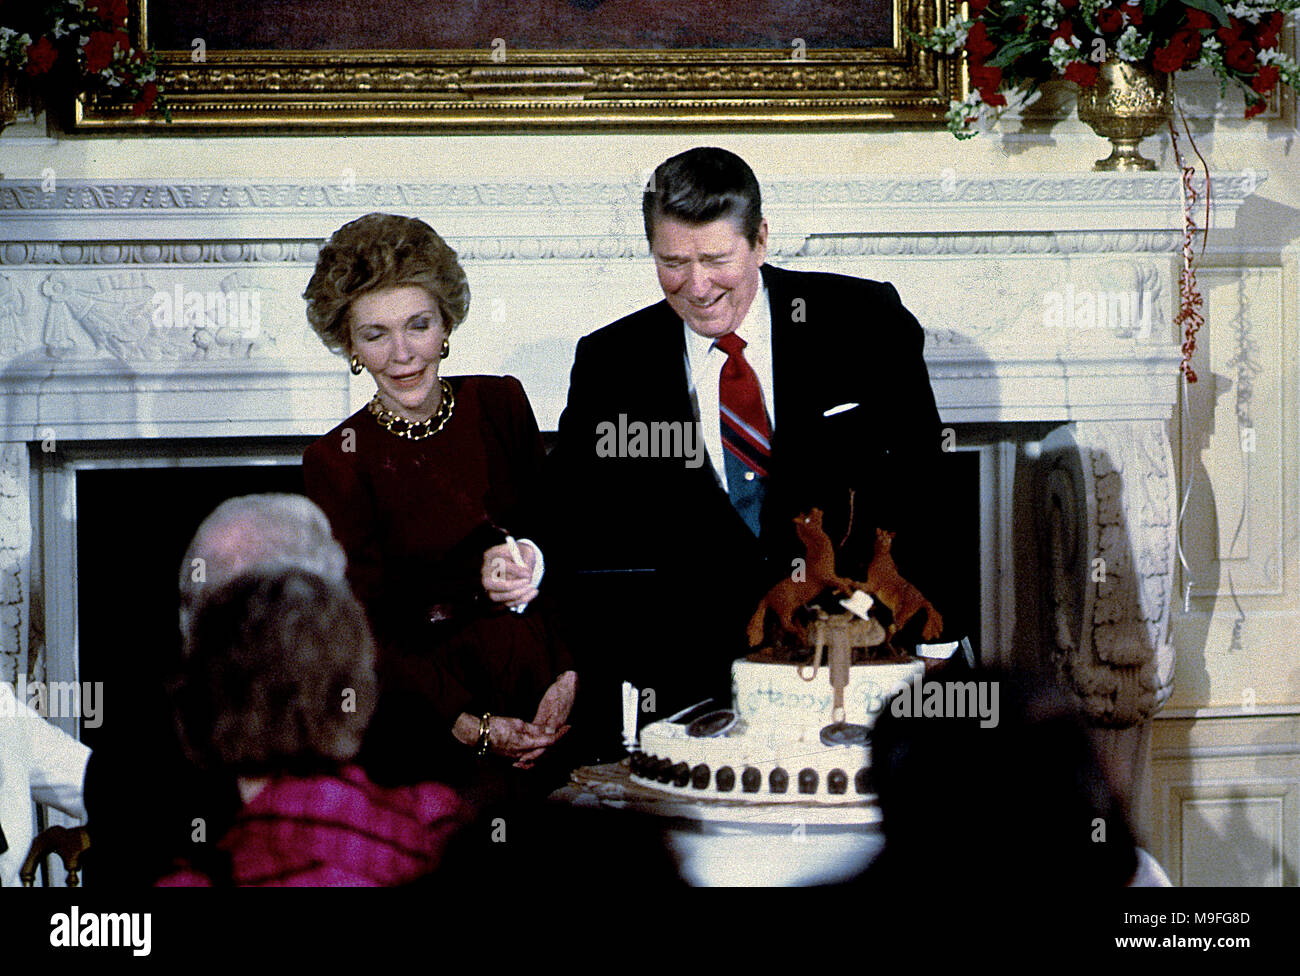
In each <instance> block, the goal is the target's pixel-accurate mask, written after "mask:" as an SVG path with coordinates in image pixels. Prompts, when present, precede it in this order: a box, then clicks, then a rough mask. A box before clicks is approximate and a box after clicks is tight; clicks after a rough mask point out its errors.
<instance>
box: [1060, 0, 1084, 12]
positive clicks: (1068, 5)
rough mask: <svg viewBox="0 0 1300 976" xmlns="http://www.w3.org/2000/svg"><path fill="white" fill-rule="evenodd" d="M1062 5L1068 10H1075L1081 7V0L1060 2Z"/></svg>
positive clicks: (1063, 0)
mask: <svg viewBox="0 0 1300 976" xmlns="http://www.w3.org/2000/svg"><path fill="white" fill-rule="evenodd" d="M1060 4H1061V6H1062V7H1064V8H1065V9H1066V10H1073V9H1074V8H1075V7H1077V6H1079V0H1060Z"/></svg>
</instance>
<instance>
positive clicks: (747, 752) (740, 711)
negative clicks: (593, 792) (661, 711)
mask: <svg viewBox="0 0 1300 976" xmlns="http://www.w3.org/2000/svg"><path fill="white" fill-rule="evenodd" d="M924 670H925V665H924V663H923V662H921V661H919V660H914V661H906V662H902V663H897V662H888V663H863V664H855V665H852V666H851V667H850V668H849V676H848V683H847V685H846V686H845V690H844V715H843V717H842V722H843V723H845V724H847V725H849V726H860V727H866V728H870V726H871V725H872V723H873V722H874V721H875V718H876V716H877V715H878V714H879V712H880V710H881V709H882V708H883V707H884V704H885V701H886V700H887V699H888V697H889V696H890V695H891V694H893V693H894V692H895V691H898V690H899V689H900V688H902V687H904V686H905V685H907V684H908V683H909V682H910V681H912V680H914V679H916V678H918V677H919V676H920V675H921V674H922V672H923V671H924ZM805 678H808V679H810V680H805ZM731 686H732V706H733V709H734V712H735V716H736V721H735V724H734V725H733V726H732V727H731V728H730V729H728V730H727V731H726V732H725V733H724V734H722V735H717V736H713V737H703V736H698V735H696V736H693V735H690V734H689V733H688V731H687V729H688V725H687V724H685V723H683V722H682V721H674V720H665V721H659V722H654V723H652V724H650V725H647V726H645V727H644V728H643V729H642V730H641V736H640V751H639V752H637V753H634V754H633V756H632V761H631V765H632V780H633V781H634V782H636V783H639V784H640V785H642V786H648V787H652V788H654V789H658V790H666V791H668V792H670V793H675V794H679V795H682V796H690V797H696V798H709V799H726V800H740V801H752V802H758V803H779V802H807V801H816V802H822V803H857V802H861V801H862V800H863V799H864V798H865V795H866V794H869V793H872V792H873V790H872V786H871V779H870V767H871V753H870V746H869V745H868V744H866V743H864V742H861V741H860V738H859V741H857V742H854V743H853V744H850V745H827V744H825V743H824V742H823V738H822V732H823V730H824V729H827V727H828V726H831V727H833V726H834V724H835V718H836V717H835V716H833V715H832V712H833V705H834V702H833V690H832V686H831V682H830V680H829V668H827V667H825V666H823V667H821V668H819V669H817V670H816V672H815V674H814V669H813V668H812V667H811V665H803V666H799V665H796V664H793V663H789V662H781V661H775V660H772V659H770V657H769V658H766V659H765V656H764V655H763V654H752V655H750V656H749V657H746V658H741V659H740V660H738V661H735V662H734V663H733V664H732V666H731Z"/></svg>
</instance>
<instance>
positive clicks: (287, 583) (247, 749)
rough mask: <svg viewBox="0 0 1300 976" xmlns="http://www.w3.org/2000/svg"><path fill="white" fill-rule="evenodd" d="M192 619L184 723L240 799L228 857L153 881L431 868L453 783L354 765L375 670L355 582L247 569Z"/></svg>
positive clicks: (368, 880) (189, 742)
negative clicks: (407, 778) (372, 772)
mask: <svg viewBox="0 0 1300 976" xmlns="http://www.w3.org/2000/svg"><path fill="white" fill-rule="evenodd" d="M193 623H194V625H193V627H192V629H191V630H190V635H191V636H190V638H189V640H188V641H187V646H186V648H185V662H184V665H183V668H182V673H181V676H180V678H179V680H178V683H177V687H176V691H175V695H174V702H175V705H176V709H177V715H178V718H179V722H180V726H181V730H182V735H183V738H184V740H185V744H186V748H187V750H188V751H189V752H190V754H191V755H192V756H193V758H194V760H195V761H196V762H197V763H199V764H200V765H201V766H203V767H205V768H209V769H212V770H214V771H220V772H224V773H225V774H227V775H230V776H233V777H234V778H235V780H236V783H237V785H238V788H239V795H240V797H241V798H242V800H243V807H242V809H241V810H240V811H239V813H238V814H237V815H236V817H235V822H234V824H233V826H231V827H230V829H229V830H227V831H226V833H225V834H224V836H222V837H221V838H220V839H219V840H218V841H217V842H216V843H217V847H218V849H219V851H220V853H221V855H222V856H221V857H218V858H215V859H208V860H207V861H206V862H205V865H206V867H205V871H198V870H196V869H195V868H194V867H193V866H190V865H182V866H178V869H177V870H176V871H175V872H174V873H172V874H171V875H169V876H167V877H165V878H164V879H163V880H162V881H160V882H159V884H160V885H163V886H183V885H220V884H227V883H229V884H234V885H239V886H343V885H346V886H366V887H372V886H382V885H397V884H404V883H407V882H410V881H414V880H415V879H417V878H420V877H422V876H424V875H427V874H429V873H430V872H432V871H433V870H434V869H435V868H436V867H437V866H438V863H439V861H440V859H441V857H442V853H443V851H444V849H445V847H446V844H447V841H448V839H449V838H450V836H451V835H452V834H453V833H454V832H455V830H456V829H457V828H458V827H459V826H461V824H462V823H463V821H464V818H465V814H464V807H463V805H462V803H461V801H460V799H459V798H458V797H457V794H456V793H455V792H454V791H453V790H452V789H450V788H449V787H447V786H444V785H441V784H438V783H420V784H416V785H413V786H403V787H393V788H390V787H381V786H378V785H376V784H374V783H372V782H371V781H370V780H369V779H368V778H367V777H366V775H365V773H364V772H363V771H362V770H361V769H360V768H359V767H357V766H356V765H354V764H352V762H351V760H352V759H353V758H354V757H355V755H356V753H357V751H358V749H359V748H360V745H361V739H362V735H363V734H364V732H365V729H366V724H367V722H368V721H369V719H370V716H371V713H372V712H373V710H374V703H375V685H376V679H375V674H374V654H375V650H374V642H373V640H372V638H371V635H370V631H369V627H368V625H367V623H366V618H365V614H364V611H363V610H362V609H361V607H360V605H359V604H358V603H357V601H356V599H355V597H353V596H352V593H351V592H350V591H349V590H348V589H347V587H346V586H344V585H342V584H339V583H337V582H330V581H327V580H325V579H322V578H320V577H318V576H315V575H314V574H312V573H308V572H304V571H302V570H298V569H289V570H280V571H274V572H270V573H258V574H253V575H245V576H241V577H237V578H236V579H234V580H232V581H231V582H229V583H228V584H226V585H225V586H224V587H222V588H221V589H220V590H219V591H217V592H215V593H213V594H212V595H210V596H209V597H208V598H207V599H205V600H204V601H203V603H202V604H201V606H200V607H199V609H198V611H197V615H196V617H195V619H194V622H193ZM213 864H219V865H222V869H221V870H219V871H214V869H213V866H212V865H213Z"/></svg>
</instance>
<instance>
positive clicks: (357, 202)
mask: <svg viewBox="0 0 1300 976" xmlns="http://www.w3.org/2000/svg"><path fill="white" fill-rule="evenodd" d="M647 176H648V174H647V173H640V172H629V173H628V178H627V179H626V180H624V181H621V182H598V181H591V180H584V181H555V182H473V183H341V182H336V183H321V182H314V183H249V182H229V183H225V182H203V183H181V182H175V181H147V180H138V181H133V182H113V181H108V180H62V181H59V182H58V183H57V184H55V186H54V187H53V188H52V189H50V190H49V191H48V192H47V190H46V188H45V187H44V186H43V185H42V183H41V182H40V181H39V180H0V213H5V214H19V213H33V212H40V211H45V212H48V211H76V212H79V213H82V214H85V213H102V214H115V215H117V216H121V215H123V214H124V213H137V212H141V211H145V212H160V211H161V212H166V213H168V214H171V213H174V212H176V211H178V210H180V211H198V210H201V211H209V212H210V211H218V212H222V213H230V212H233V211H248V210H256V211H265V210H292V211H294V212H298V213H301V212H303V211H306V210H321V209H324V210H365V209H386V208H405V209H408V210H427V209H430V208H437V209H439V210H447V209H465V208H468V209H479V208H494V209H510V210H544V211H551V210H554V209H555V208H561V209H563V210H565V211H566V212H567V211H568V209H569V208H590V207H601V208H617V209H619V210H620V211H624V210H625V209H626V212H629V213H632V214H635V215H639V213H640V206H641V192H642V189H643V185H644V181H645V178H646V177H647ZM1267 177H1268V174H1267V173H1264V172H1259V171H1255V172H1241V173H1215V174H1213V176H1212V177H1211V196H1212V199H1213V200H1214V201H1215V203H1216V204H1217V205H1218V206H1220V207H1222V208H1224V209H1226V210H1234V209H1236V207H1238V206H1240V204H1241V203H1242V201H1243V200H1245V198H1246V197H1247V196H1249V195H1250V194H1252V193H1254V192H1255V190H1256V189H1257V188H1258V187H1259V185H1260V184H1261V183H1263V182H1264V180H1266V179H1267ZM1180 185H1181V184H1180V178H1179V176H1178V175H1177V174H1174V173H1149V174H1135V175H1116V174H1110V173H1104V174H1098V173H1087V172H1082V173H1062V174H1035V175H1023V176H1007V175H997V174H995V175H989V176H984V175H980V176H973V175H972V176H962V175H958V174H956V173H953V174H952V176H951V178H948V177H944V176H942V175H938V176H935V175H927V176H857V177H849V176H833V175H832V176H827V177H824V178H807V177H805V178H802V179H781V178H776V179H772V180H768V181H765V182H764V184H763V199H764V202H765V204H766V206H768V207H772V208H775V209H787V208H798V207H806V206H808V205H813V206H816V207H853V206H870V205H881V204H885V205H893V204H907V205H910V206H917V205H940V206H945V207H958V208H959V209H961V210H965V209H968V208H969V207H970V206H971V205H978V206H986V207H996V206H1002V205H1007V204H1011V205H1026V204H1036V205H1040V206H1042V205H1049V206H1052V207H1073V206H1074V205H1077V204H1086V205H1089V206H1093V207H1095V206H1097V205H1102V206H1106V207H1112V208H1117V209H1122V208H1124V207H1125V206H1126V205H1128V204H1131V203H1162V204H1177V203H1178V202H1179V200H1180V199H1181V196H1180V194H1181V189H1180ZM627 208H630V209H627ZM1162 224H1163V222H1162Z"/></svg>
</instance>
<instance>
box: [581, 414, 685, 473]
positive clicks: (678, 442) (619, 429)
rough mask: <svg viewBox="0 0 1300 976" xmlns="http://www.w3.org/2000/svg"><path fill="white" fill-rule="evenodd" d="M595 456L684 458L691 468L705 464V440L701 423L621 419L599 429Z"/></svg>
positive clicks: (606, 423) (607, 421) (619, 417)
mask: <svg viewBox="0 0 1300 976" xmlns="http://www.w3.org/2000/svg"><path fill="white" fill-rule="evenodd" d="M596 456H597V457H601V458H683V459H684V460H685V461H686V466H687V467H688V468H698V467H699V466H700V465H701V464H703V463H704V437H703V436H702V434H701V433H700V425H699V424H698V423H685V422H683V421H680V420H664V421H652V422H650V423H646V422H645V421H642V420H633V421H631V422H630V423H629V422H628V419H627V414H625V413H621V414H619V415H618V423H617V424H615V423H614V422H613V421H612V420H605V421H602V422H601V423H599V424H597V425H596Z"/></svg>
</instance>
